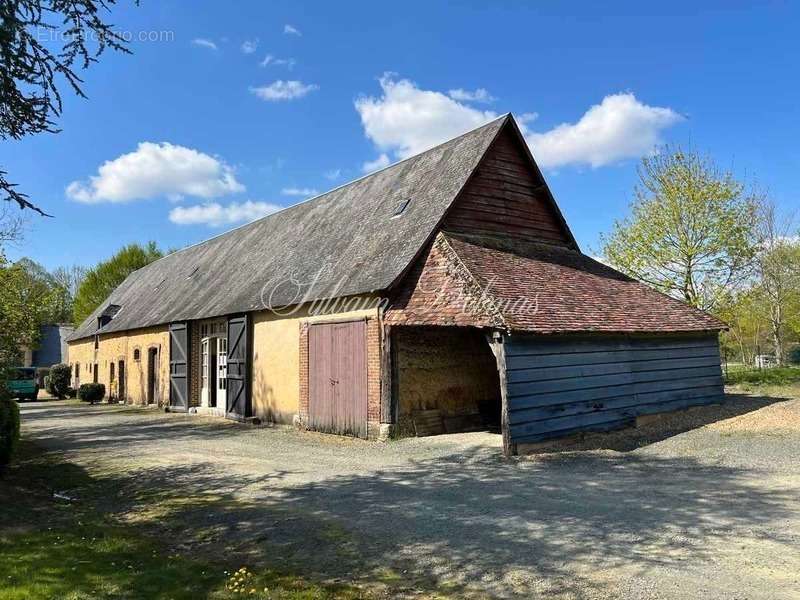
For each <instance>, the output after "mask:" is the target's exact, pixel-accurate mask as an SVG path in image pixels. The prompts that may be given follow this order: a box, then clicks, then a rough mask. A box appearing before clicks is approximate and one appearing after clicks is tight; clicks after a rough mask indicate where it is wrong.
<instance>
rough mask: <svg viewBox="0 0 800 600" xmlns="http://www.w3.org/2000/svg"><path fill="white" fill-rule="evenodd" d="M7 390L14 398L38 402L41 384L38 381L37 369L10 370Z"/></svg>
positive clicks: (17, 368) (21, 368) (19, 368)
mask: <svg viewBox="0 0 800 600" xmlns="http://www.w3.org/2000/svg"><path fill="white" fill-rule="evenodd" d="M6 389H7V390H8V392H9V393H10V394H11V397H12V398H18V399H19V400H36V398H37V397H38V396H39V384H38V383H37V381H36V369H35V368H33V367H15V368H13V369H10V371H9V373H8V380H7V381H6Z"/></svg>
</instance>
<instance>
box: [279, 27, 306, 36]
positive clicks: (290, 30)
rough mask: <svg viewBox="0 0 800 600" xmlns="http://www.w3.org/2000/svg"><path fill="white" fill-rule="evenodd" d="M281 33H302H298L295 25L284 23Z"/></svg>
mask: <svg viewBox="0 0 800 600" xmlns="http://www.w3.org/2000/svg"><path fill="white" fill-rule="evenodd" d="M283 33H285V34H287V35H303V34H302V33H300V30H299V29H297V28H296V27H293V26H291V25H284V26H283Z"/></svg>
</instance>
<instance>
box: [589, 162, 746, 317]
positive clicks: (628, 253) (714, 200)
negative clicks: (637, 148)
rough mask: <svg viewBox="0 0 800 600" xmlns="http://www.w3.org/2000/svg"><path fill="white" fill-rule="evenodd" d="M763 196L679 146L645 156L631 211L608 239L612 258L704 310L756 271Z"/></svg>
mask: <svg viewBox="0 0 800 600" xmlns="http://www.w3.org/2000/svg"><path fill="white" fill-rule="evenodd" d="M756 207H757V198H756V197H755V195H754V194H751V193H748V192H747V191H746V189H745V186H744V184H742V183H741V182H739V181H737V180H736V179H735V178H734V176H733V174H731V173H730V172H723V171H721V170H720V169H718V168H717V167H716V166H715V165H714V163H713V162H712V161H711V160H710V159H708V158H703V157H701V156H699V155H697V154H695V153H687V152H683V151H682V150H681V149H680V148H675V149H671V148H664V149H663V151H662V152H660V153H659V154H656V155H654V156H649V157H645V158H643V159H642V162H641V165H640V167H639V183H638V184H637V186H636V188H635V199H634V201H633V203H632V205H631V215H630V216H629V217H627V218H625V219H623V220H621V221H620V220H618V221H616V222H615V223H614V226H613V229H612V231H611V233H610V235H608V236H607V237H606V236H603V238H602V243H603V252H604V254H605V257H606V258H607V260H608V261H609V262H610V263H612V264H613V265H614V266H616V267H617V268H619V269H620V270H622V271H624V272H626V273H627V274H629V275H631V276H632V277H635V278H636V279H639V280H641V281H644V282H645V283H647V284H649V285H651V286H653V287H655V288H656V289H659V290H661V291H663V292H665V293H667V294H670V295H672V296H674V297H677V298H680V299H682V300H684V301H686V302H688V303H689V304H692V305H693V306H696V307H698V308H702V309H705V310H710V309H713V308H714V307H715V306H716V304H717V303H718V302H719V300H720V298H721V297H722V295H723V294H724V293H725V291H726V290H727V289H728V288H729V286H731V285H733V284H735V283H738V282H740V281H742V280H743V279H744V278H745V277H746V276H747V275H748V273H749V272H750V269H751V267H752V264H753V259H754V258H755V255H756V252H757V250H758V240H757V237H756V233H757V232H756V230H755V222H756V219H755V215H756Z"/></svg>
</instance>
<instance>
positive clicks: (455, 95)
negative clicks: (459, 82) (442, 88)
mask: <svg viewBox="0 0 800 600" xmlns="http://www.w3.org/2000/svg"><path fill="white" fill-rule="evenodd" d="M447 95H448V96H450V97H451V98H452V99H453V100H458V101H459V102H483V103H486V104H491V103H492V102H494V101H495V100H497V98H495V97H494V96H492V95H491V94H490V93H489V91H488V90H487V89H485V88H478V89H477V90H475V91H472V92H471V91H469V90H463V89H461V88H458V89H455V90H450V91H449V92H447Z"/></svg>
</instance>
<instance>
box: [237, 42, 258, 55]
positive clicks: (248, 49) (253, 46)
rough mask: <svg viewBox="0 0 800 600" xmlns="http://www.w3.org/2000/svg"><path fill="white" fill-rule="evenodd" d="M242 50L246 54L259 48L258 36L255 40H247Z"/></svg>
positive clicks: (243, 43)
mask: <svg viewBox="0 0 800 600" xmlns="http://www.w3.org/2000/svg"><path fill="white" fill-rule="evenodd" d="M241 49H242V52H244V53H245V54H252V53H253V52H255V51H256V49H258V38H256V39H254V40H245V41H243V42H242V45H241Z"/></svg>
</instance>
